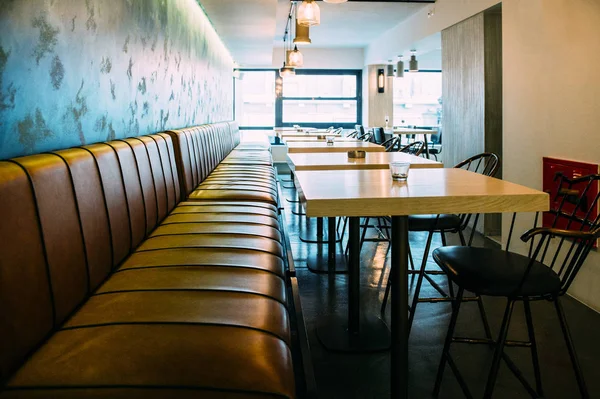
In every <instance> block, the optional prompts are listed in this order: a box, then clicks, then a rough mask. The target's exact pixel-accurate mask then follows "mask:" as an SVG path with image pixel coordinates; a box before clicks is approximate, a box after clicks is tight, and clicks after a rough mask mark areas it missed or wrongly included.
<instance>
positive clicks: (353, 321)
mask: <svg viewBox="0 0 600 399" xmlns="http://www.w3.org/2000/svg"><path fill="white" fill-rule="evenodd" d="M349 223H350V227H349V238H348V239H349V243H350V256H349V262H348V269H349V275H348V315H347V318H344V317H343V316H342V315H335V316H333V317H331V318H328V319H326V320H325V321H323V322H321V323H320V325H319V326H318V327H317V336H318V337H319V340H320V341H321V343H322V344H323V346H324V347H325V348H326V349H329V350H332V351H339V352H376V351H385V350H388V349H389V348H390V331H389V329H388V327H387V326H386V324H385V323H384V322H383V320H381V319H379V318H377V317H374V316H362V317H361V314H360V246H359V244H360V218H358V217H351V218H350V222H349Z"/></svg>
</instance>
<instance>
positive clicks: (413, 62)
mask: <svg viewBox="0 0 600 399" xmlns="http://www.w3.org/2000/svg"><path fill="white" fill-rule="evenodd" d="M416 52H417V50H411V53H412V55H411V56H410V61H409V63H408V70H409V71H410V72H419V61H417V56H416V55H415V54H416Z"/></svg>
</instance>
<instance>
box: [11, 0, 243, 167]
mask: <svg viewBox="0 0 600 399" xmlns="http://www.w3.org/2000/svg"><path fill="white" fill-rule="evenodd" d="M232 70H233V62H232V59H231V56H230V55H229V53H228V51H227V49H226V48H225V46H224V45H223V43H222V42H221V40H220V39H219V37H218V35H217V34H216V32H215V31H214V29H213V27H212V25H211V24H210V22H209V20H208V18H207V17H206V15H205V14H204V12H203V10H202V8H201V7H200V6H199V5H198V3H197V2H196V1H195V0H153V1H148V0H121V1H115V0H85V1H83V0H2V1H0V159H6V158H9V157H14V156H20V155H26V154H32V153H37V152H42V151H50V150H54V149H61V148H67V147H72V146H76V145H82V144H90V143H95V142H99V141H106V140H111V139H115V138H123V137H131V136H139V135H143V134H150V133H155V132H159V131H163V130H165V129H174V128H178V127H185V126H191V125H198V124H203V123H210V122H219V121H225V120H230V119H232V118H233V87H232V86H233V82H232V80H233V79H232Z"/></svg>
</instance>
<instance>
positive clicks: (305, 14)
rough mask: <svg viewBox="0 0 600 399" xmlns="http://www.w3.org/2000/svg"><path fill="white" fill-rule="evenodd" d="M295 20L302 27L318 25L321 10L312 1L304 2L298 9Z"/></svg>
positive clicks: (305, 0)
mask: <svg viewBox="0 0 600 399" xmlns="http://www.w3.org/2000/svg"><path fill="white" fill-rule="evenodd" d="M296 18H297V21H298V24H299V25H302V26H315V25H319V24H320V23H321V10H320V9H319V6H318V4H317V3H315V2H314V0H304V1H303V2H302V4H300V7H298V11H297V12H296Z"/></svg>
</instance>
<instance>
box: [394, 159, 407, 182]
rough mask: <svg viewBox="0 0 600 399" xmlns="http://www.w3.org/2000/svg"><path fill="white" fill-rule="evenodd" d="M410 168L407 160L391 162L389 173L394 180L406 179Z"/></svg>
mask: <svg viewBox="0 0 600 399" xmlns="http://www.w3.org/2000/svg"><path fill="white" fill-rule="evenodd" d="M409 169H410V163H409V162H391V163H390V173H391V174H392V179H394V180H406V179H408V171H409Z"/></svg>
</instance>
